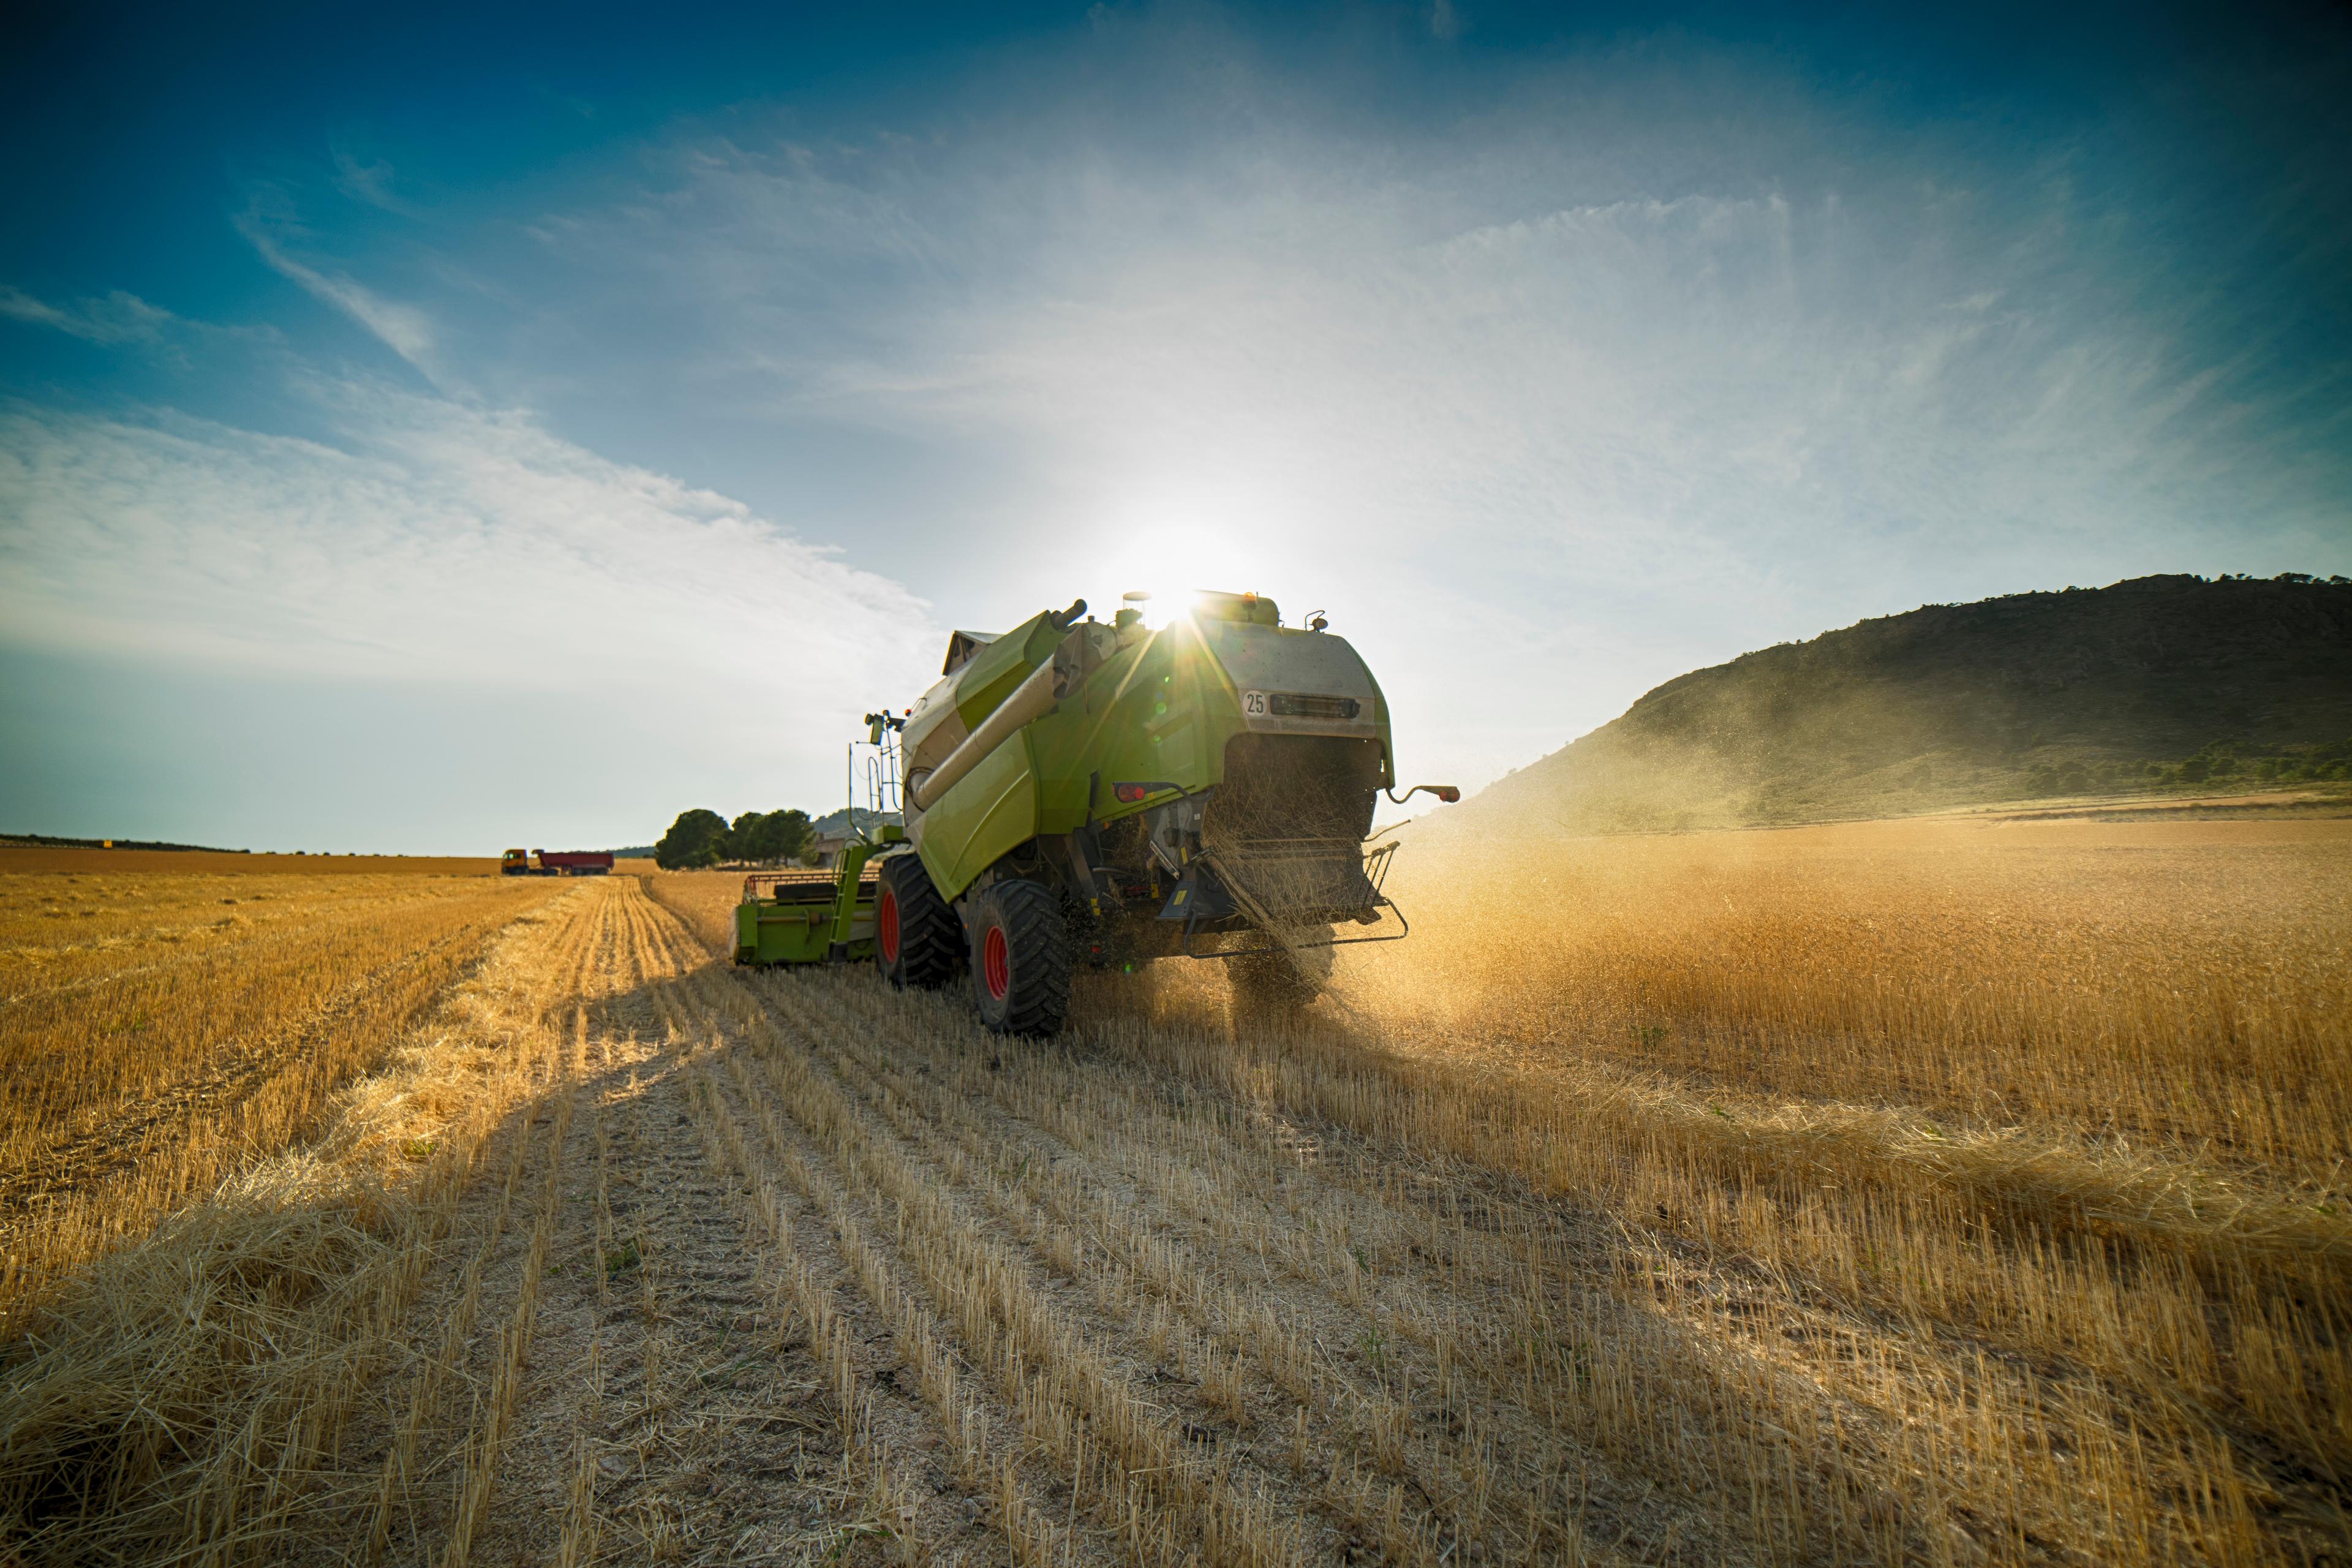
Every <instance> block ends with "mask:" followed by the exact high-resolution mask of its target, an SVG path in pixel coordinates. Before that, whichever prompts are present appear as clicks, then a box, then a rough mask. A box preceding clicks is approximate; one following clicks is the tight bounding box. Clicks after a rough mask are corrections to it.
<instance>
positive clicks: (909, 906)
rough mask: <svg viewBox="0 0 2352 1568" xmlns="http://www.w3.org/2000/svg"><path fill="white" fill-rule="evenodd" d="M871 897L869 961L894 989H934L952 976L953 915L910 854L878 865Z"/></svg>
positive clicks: (953, 950) (954, 934) (954, 962)
mask: <svg viewBox="0 0 2352 1568" xmlns="http://www.w3.org/2000/svg"><path fill="white" fill-rule="evenodd" d="M879 881H880V883H881V885H880V886H879V887H878V888H877V889H875V895H874V962H875V964H876V965H877V967H878V968H879V969H880V970H881V971H882V978H883V979H885V980H887V981H888V982H889V983H890V984H892V985H894V986H896V987H898V989H900V990H902V991H903V990H905V989H906V988H907V987H908V986H913V987H915V988H917V989H918V990H923V991H935V990H937V989H938V988H939V987H940V986H942V985H945V984H947V983H948V981H949V980H950V979H951V978H952V977H953V976H954V974H955V966H956V937H957V934H958V933H957V931H956V925H957V921H956V916H955V911H954V910H951V909H950V908H948V902H947V900H945V899H942V898H940V890H939V889H937V888H934V887H932V886H931V879H930V876H929V873H928V872H926V871H925V870H924V869H923V863H922V862H921V861H920V860H919V859H917V858H915V857H914V856H912V855H899V856H895V857H893V858H890V859H888V860H885V861H884V862H882V871H881V875H880V878H879Z"/></svg>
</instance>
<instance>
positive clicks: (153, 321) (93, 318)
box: [0, 283, 179, 343]
mask: <svg viewBox="0 0 2352 1568" xmlns="http://www.w3.org/2000/svg"><path fill="white" fill-rule="evenodd" d="M0 316H5V317H7V318H8V319H9V320H10V321H27V322H30V323H32V324H33V325H35V326H41V327H50V328H54V329H55V330H56V331H60V332H64V333H66V334H67V335H68V336H70V337H77V338H80V339H82V340H84V341H85V342H93V343H154V342H162V341H163V332H164V330H165V329H166V328H167V327H171V326H173V325H174V324H175V323H176V322H177V321H178V320H179V318H177V317H176V316H174V315H173V314H172V312H171V311H169V310H164V309H163V308H162V307H161V306H158V305H151V304H149V303H148V302H147V301H146V300H142V299H141V298H139V296H137V295H136V294H126V293H124V292H123V291H122V290H121V289H116V290H114V291H113V292H112V293H110V294H108V295H107V296H106V297H105V298H103V299H84V300H75V301H74V302H73V303H72V304H70V305H52V304H50V303H48V302H47V300H39V299H36V298H35V297H33V296H32V295H30V294H27V293H26V292H25V291H24V290H23V289H17V288H14V287H11V286H9V285H7V284H5V283H0Z"/></svg>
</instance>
